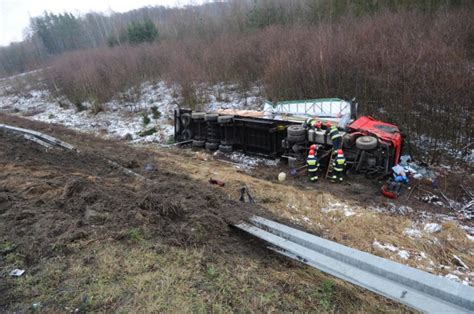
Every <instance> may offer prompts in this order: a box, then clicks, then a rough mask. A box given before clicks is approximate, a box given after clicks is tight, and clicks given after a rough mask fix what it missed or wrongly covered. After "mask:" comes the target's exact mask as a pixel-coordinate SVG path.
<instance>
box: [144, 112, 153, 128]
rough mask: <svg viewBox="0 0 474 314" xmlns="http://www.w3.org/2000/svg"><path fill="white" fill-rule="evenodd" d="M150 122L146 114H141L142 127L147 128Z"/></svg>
mask: <svg viewBox="0 0 474 314" xmlns="http://www.w3.org/2000/svg"><path fill="white" fill-rule="evenodd" d="M150 122H151V120H150V117H148V114H146V113H144V114H143V125H145V126H147V125H148V124H150Z"/></svg>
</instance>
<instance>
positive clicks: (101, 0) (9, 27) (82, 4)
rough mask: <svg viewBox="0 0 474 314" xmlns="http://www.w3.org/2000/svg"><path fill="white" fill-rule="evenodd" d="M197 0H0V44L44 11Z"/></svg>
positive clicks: (105, 9) (124, 8)
mask: <svg viewBox="0 0 474 314" xmlns="http://www.w3.org/2000/svg"><path fill="white" fill-rule="evenodd" d="M201 2H203V1H201V0H154V1H153V0H72V1H71V0H0V46H5V45H8V44H9V43H10V42H12V41H20V40H22V39H23V31H24V29H25V28H26V27H27V26H28V24H29V19H30V17H34V16H38V15H41V14H42V13H43V12H44V11H48V12H54V13H62V12H65V11H67V12H72V13H79V14H81V13H82V14H83V13H87V12H89V11H96V12H97V11H100V12H108V11H115V12H125V11H129V10H132V9H137V8H141V7H144V6H147V5H152V6H154V5H165V6H179V5H184V4H190V3H193V4H196V3H201Z"/></svg>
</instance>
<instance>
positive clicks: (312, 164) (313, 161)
mask: <svg viewBox="0 0 474 314" xmlns="http://www.w3.org/2000/svg"><path fill="white" fill-rule="evenodd" d="M306 162H307V163H308V175H309V181H311V182H316V181H317V180H318V179H319V176H318V172H319V161H318V158H317V157H316V155H315V151H314V150H312V149H311V150H310V151H309V153H308V158H307V159H306Z"/></svg>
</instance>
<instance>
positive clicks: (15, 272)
mask: <svg viewBox="0 0 474 314" xmlns="http://www.w3.org/2000/svg"><path fill="white" fill-rule="evenodd" d="M24 273H25V270H24V269H18V268H16V269H14V270H12V271H11V272H10V276H12V277H21V276H23V274H24Z"/></svg>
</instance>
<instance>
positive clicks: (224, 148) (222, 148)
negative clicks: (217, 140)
mask: <svg viewBox="0 0 474 314" xmlns="http://www.w3.org/2000/svg"><path fill="white" fill-rule="evenodd" d="M219 150H220V151H221V152H223V153H230V152H232V145H219Z"/></svg>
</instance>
